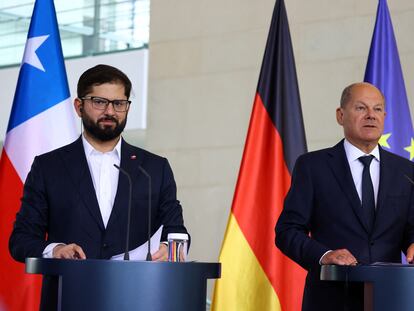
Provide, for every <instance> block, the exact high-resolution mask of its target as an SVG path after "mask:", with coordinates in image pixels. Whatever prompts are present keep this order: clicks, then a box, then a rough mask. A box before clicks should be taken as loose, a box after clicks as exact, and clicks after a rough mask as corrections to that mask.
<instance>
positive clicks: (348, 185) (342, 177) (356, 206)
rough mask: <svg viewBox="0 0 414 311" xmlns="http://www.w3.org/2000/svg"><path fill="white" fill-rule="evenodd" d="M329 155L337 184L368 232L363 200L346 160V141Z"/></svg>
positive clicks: (340, 143) (333, 148)
mask: <svg viewBox="0 0 414 311" xmlns="http://www.w3.org/2000/svg"><path fill="white" fill-rule="evenodd" d="M329 154H330V158H329V165H330V168H331V170H332V171H333V173H334V175H335V178H336V180H337V182H338V183H339V185H340V186H341V189H342V191H343V192H344V193H345V196H346V197H347V199H348V201H349V203H350V204H351V206H352V209H353V210H354V213H355V214H356V216H357V218H358V220H359V222H360V223H361V225H362V226H363V227H364V228H365V230H366V231H367V232H368V226H367V224H366V222H365V218H364V214H363V211H362V206H361V200H360V199H359V196H358V192H357V190H356V188H355V184H354V180H353V178H352V173H351V169H350V168H349V163H348V160H347V158H346V154H345V149H344V141H343V140H342V141H340V142H339V143H338V144H337V145H335V146H334V147H332V148H331V150H330V151H329Z"/></svg>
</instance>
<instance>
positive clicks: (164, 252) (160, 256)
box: [151, 243, 168, 261]
mask: <svg viewBox="0 0 414 311" xmlns="http://www.w3.org/2000/svg"><path fill="white" fill-rule="evenodd" d="M151 256H152V260H153V261H167V259H168V246H167V245H165V244H164V243H160V248H159V249H158V251H156V252H155V253H154V254H152V255H151Z"/></svg>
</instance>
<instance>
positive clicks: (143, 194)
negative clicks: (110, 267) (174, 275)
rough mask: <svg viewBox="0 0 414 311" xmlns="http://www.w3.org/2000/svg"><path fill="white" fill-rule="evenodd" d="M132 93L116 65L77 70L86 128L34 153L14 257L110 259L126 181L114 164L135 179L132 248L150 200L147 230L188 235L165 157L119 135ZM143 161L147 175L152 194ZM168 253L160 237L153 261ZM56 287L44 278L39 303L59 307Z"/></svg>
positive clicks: (120, 228)
mask: <svg viewBox="0 0 414 311" xmlns="http://www.w3.org/2000/svg"><path fill="white" fill-rule="evenodd" d="M130 92H131V82H130V80H129V79H128V77H127V76H126V75H125V74H124V73H123V72H121V71H120V70H118V69H117V68H114V67H111V66H107V65H97V66H95V67H93V68H90V69H88V70H87V71H85V72H84V73H83V74H82V75H81V77H80V79H79V82H78V88H77V93H78V94H77V95H78V97H77V98H76V99H75V101H74V107H75V110H76V112H77V114H78V116H79V117H80V118H81V119H82V124H83V126H84V131H83V134H82V135H81V136H80V137H79V138H78V139H77V140H76V141H75V142H73V143H71V144H69V145H67V146H64V147H62V148H59V149H56V150H54V151H51V152H49V153H46V154H43V155H40V156H37V157H36V158H35V159H34V161H33V165H32V168H31V171H30V173H29V174H28V176H27V179H26V182H25V185H24V191H23V198H22V204H21V208H20V211H19V212H18V213H17V215H16V222H15V224H14V228H13V232H12V234H11V237H10V241H9V248H10V253H11V255H12V256H13V258H14V259H16V260H18V261H21V262H24V260H25V258H27V257H42V256H43V257H46V258H65V259H85V258H101V259H109V258H111V257H112V256H114V255H118V254H121V253H123V252H124V251H125V243H126V242H125V241H126V233H127V232H126V229H127V215H128V196H129V195H128V194H129V184H128V180H127V177H126V176H124V175H123V174H121V173H120V172H119V170H118V169H117V168H115V167H114V164H116V165H118V166H120V167H121V168H123V169H124V170H125V171H126V172H128V173H129V174H130V176H131V179H132V206H131V207H132V208H131V226H130V240H129V241H130V243H129V249H130V250H131V249H134V248H136V247H137V246H139V245H141V244H142V243H144V242H146V240H147V233H148V220H147V219H148V200H149V199H151V210H152V211H151V219H152V227H151V233H152V234H153V233H154V232H155V231H156V230H157V229H158V228H159V227H160V226H161V225H163V231H162V235H161V240H162V241H166V240H167V235H168V233H187V230H186V228H185V227H184V222H183V215H182V208H181V205H180V203H179V201H178V200H177V199H176V184H175V181H174V177H173V173H172V171H171V168H170V165H169V164H168V161H167V160H166V159H165V158H162V157H160V156H157V155H155V154H152V153H150V152H148V151H145V150H143V149H140V148H137V147H134V146H131V145H129V144H128V143H126V142H125V140H124V139H123V138H122V137H121V133H122V131H123V130H124V127H125V125H126V121H127V116H128V111H129V107H130V104H131V102H130V101H129V96H130ZM140 167H142V168H143V169H144V170H145V171H146V172H148V174H149V175H150V176H151V179H152V181H151V185H152V196H151V198H149V197H148V180H147V178H146V176H144V175H143V174H142V172H141V171H140V169H139V168H140ZM167 253H168V252H167V246H166V245H165V244H162V243H161V244H160V247H159V250H158V251H157V252H155V253H154V254H152V259H153V260H167V255H168V254H167ZM56 289H57V283H56V279H53V278H45V281H44V283H43V291H42V307H41V309H43V310H55V309H56V297H57V292H56Z"/></svg>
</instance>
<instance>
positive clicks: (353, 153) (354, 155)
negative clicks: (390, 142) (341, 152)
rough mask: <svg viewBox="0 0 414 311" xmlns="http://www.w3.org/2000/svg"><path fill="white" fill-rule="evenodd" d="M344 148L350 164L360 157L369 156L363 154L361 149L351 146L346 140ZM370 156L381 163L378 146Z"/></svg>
mask: <svg viewBox="0 0 414 311" xmlns="http://www.w3.org/2000/svg"><path fill="white" fill-rule="evenodd" d="M344 148H345V153H346V157H347V159H348V162H352V161H355V160H358V158H359V157H362V156H366V155H368V154H366V153H365V152H363V151H362V150H361V149H359V148H357V147H355V146H354V145H353V144H351V143H350V142H349V141H348V140H347V139H345V140H344ZM369 154H370V155H373V156H374V157H375V159H376V160H377V161H379V160H380V153H379V148H378V145H376V146H375V148H374V149H373V150H372V151H371V152H370V153H369Z"/></svg>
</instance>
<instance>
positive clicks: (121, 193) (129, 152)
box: [107, 139, 143, 227]
mask: <svg viewBox="0 0 414 311" xmlns="http://www.w3.org/2000/svg"><path fill="white" fill-rule="evenodd" d="M142 161H143V154H142V153H141V152H139V149H137V148H134V147H132V146H131V145H129V144H128V143H126V142H125V141H124V140H123V139H122V145H121V168H123V169H124V170H125V171H126V172H127V173H129V175H130V176H131V181H132V185H134V183H135V181H136V178H137V176H138V167H139V166H140V165H141V163H142ZM128 200H129V182H128V178H127V177H126V176H125V175H124V174H122V172H119V178H118V189H117V192H116V196H115V200H114V206H113V208H112V212H111V216H110V218H109V221H108V225H107V227H109V226H110V225H111V224H112V223H115V222H116V219H117V218H118V217H119V215H121V214H122V213H125V212H127V210H128Z"/></svg>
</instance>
